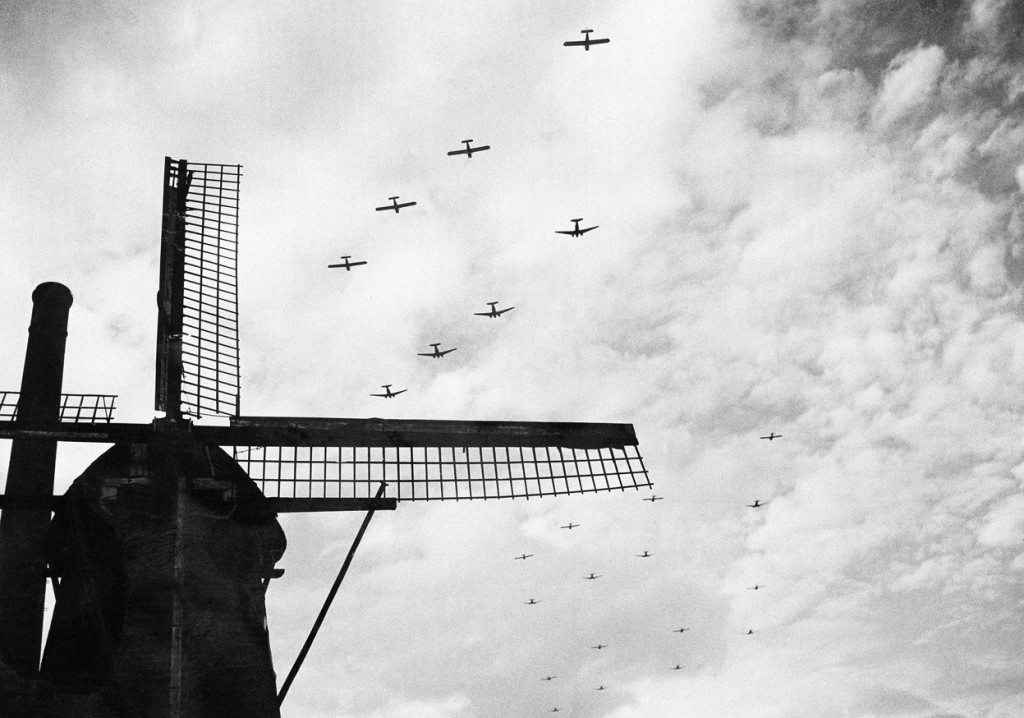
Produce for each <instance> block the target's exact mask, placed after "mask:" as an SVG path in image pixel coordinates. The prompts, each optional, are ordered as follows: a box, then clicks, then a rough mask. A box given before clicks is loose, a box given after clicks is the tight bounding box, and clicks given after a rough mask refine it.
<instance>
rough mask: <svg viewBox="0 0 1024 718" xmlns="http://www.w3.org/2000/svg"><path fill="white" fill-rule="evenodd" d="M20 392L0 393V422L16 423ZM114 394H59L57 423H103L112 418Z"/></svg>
mask: <svg viewBox="0 0 1024 718" xmlns="http://www.w3.org/2000/svg"><path fill="white" fill-rule="evenodd" d="M20 398H21V392H17V391H0V421H16V420H17V418H18V401H19V400H20ZM116 400H117V395H116V394H61V395H60V413H59V414H58V416H59V419H58V420H59V421H62V422H68V423H76V424H77V423H104V422H109V421H112V420H113V418H114V403H115V402H116Z"/></svg>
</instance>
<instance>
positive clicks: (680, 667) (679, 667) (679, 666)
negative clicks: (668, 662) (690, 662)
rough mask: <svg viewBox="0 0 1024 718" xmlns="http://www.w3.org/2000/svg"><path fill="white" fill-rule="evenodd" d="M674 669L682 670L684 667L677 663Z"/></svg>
mask: <svg viewBox="0 0 1024 718" xmlns="http://www.w3.org/2000/svg"><path fill="white" fill-rule="evenodd" d="M672 670H673V671H681V670H683V667H682V666H681V665H679V664H678V663H677V664H676V667H675V668H673V669H672Z"/></svg>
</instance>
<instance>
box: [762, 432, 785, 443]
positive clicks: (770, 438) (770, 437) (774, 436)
mask: <svg viewBox="0 0 1024 718" xmlns="http://www.w3.org/2000/svg"><path fill="white" fill-rule="evenodd" d="M761 438H762V439H768V441H773V440H774V439H781V438H782V434H776V433H775V432H774V431H769V432H768V436H762V437H761Z"/></svg>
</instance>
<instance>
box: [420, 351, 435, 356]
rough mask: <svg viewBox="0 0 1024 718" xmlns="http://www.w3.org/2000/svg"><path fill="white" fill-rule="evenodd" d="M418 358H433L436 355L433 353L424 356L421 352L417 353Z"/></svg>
mask: <svg viewBox="0 0 1024 718" xmlns="http://www.w3.org/2000/svg"><path fill="white" fill-rule="evenodd" d="M416 356H418V357H432V356H434V354H433V352H431V353H430V354H423V353H421V352H416Z"/></svg>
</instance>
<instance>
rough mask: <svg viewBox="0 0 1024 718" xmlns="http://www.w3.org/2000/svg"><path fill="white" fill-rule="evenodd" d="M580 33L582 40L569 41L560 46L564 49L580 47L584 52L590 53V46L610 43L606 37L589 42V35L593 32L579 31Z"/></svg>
mask: <svg viewBox="0 0 1024 718" xmlns="http://www.w3.org/2000/svg"><path fill="white" fill-rule="evenodd" d="M580 32H582V33H583V39H582V40H569V41H568V42H563V43H562V45H563V46H565V47H575V46H578V45H582V46H583V49H584V50H586V51H587V52H590V46H591V45H603V44H605V43H606V42H611V41H610V40H609V39H608V38H606V37H603V38H599V39H597V40H591V39H590V33H592V32H594V31H593V30H580Z"/></svg>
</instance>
